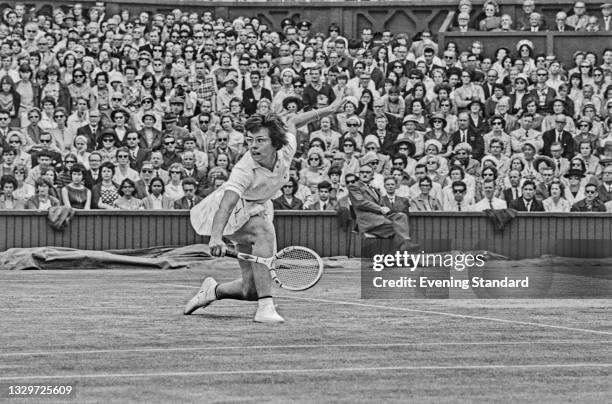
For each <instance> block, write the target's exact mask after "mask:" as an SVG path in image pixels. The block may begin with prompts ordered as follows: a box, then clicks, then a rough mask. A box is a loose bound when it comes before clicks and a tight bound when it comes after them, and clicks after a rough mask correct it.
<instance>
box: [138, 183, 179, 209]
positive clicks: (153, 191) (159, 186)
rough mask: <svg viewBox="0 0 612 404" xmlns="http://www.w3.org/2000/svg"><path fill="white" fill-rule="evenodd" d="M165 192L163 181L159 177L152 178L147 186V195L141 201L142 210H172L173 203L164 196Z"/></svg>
mask: <svg viewBox="0 0 612 404" xmlns="http://www.w3.org/2000/svg"><path fill="white" fill-rule="evenodd" d="M165 191H166V185H165V184H164V181H162V179H161V178H159V177H155V178H153V179H152V180H151V183H150V184H149V195H148V196H147V197H145V198H144V199H143V200H142V205H143V208H144V209H145V210H165V209H174V203H173V202H174V201H173V200H172V199H170V198H168V197H167V196H166V195H165V194H164V193H165Z"/></svg>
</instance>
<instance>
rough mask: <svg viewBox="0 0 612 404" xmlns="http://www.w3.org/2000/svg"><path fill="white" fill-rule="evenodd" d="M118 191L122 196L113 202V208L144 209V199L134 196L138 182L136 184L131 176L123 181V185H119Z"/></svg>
mask: <svg viewBox="0 0 612 404" xmlns="http://www.w3.org/2000/svg"><path fill="white" fill-rule="evenodd" d="M118 192H119V195H121V197H120V198H117V199H115V202H113V208H115V209H124V210H136V209H142V200H140V199H138V198H136V197H135V196H134V194H135V193H136V184H134V181H132V180H131V179H129V178H126V179H124V180H123V181H121V186H120V187H119V190H118Z"/></svg>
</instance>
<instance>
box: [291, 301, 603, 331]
mask: <svg viewBox="0 0 612 404" xmlns="http://www.w3.org/2000/svg"><path fill="white" fill-rule="evenodd" d="M279 297H284V298H286V299H294V300H309V301H312V302H321V303H333V304H343V305H350V306H359V307H369V308H374V309H385V310H396V311H408V312H412V313H424V314H438V315H440V316H448V317H457V318H469V319H473V320H486V321H495V322H498V323H509V324H521V325H530V326H535V327H542V328H555V329H558V330H566V331H579V332H586V333H591V334H601V335H612V332H610V331H599V330H589V329H585V328H574V327H564V326H561V325H551V324H542V323H533V322H531V321H520V320H507V319H503V318H494V317H482V316H470V315H468V314H456V313H446V312H443V311H435V310H419V309H409V308H406V307H391V306H384V305H378V304H367V303H357V302H347V301H342V300H328V299H317V298H314V297H295V296H286V295H283V296H279Z"/></svg>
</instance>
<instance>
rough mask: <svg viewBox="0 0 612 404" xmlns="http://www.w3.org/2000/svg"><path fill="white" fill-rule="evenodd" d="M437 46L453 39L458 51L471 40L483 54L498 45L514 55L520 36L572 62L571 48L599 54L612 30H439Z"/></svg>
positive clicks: (609, 41) (540, 49)
mask: <svg viewBox="0 0 612 404" xmlns="http://www.w3.org/2000/svg"><path fill="white" fill-rule="evenodd" d="M438 38H439V43H440V47H441V49H444V47H445V46H446V45H447V44H448V43H449V42H455V43H456V44H457V45H458V48H459V51H464V50H469V49H470V47H471V45H472V43H474V42H475V41H480V42H482V44H483V46H484V52H483V53H484V54H485V56H487V57H490V58H493V57H495V51H496V50H497V49H498V48H502V47H504V48H507V49H509V50H510V54H511V55H516V54H517V51H516V44H517V43H518V42H519V41H520V40H522V39H529V40H530V41H531V42H533V45H534V48H535V53H536V54H537V53H545V54H546V55H555V56H557V58H558V59H559V60H560V61H562V62H563V63H566V64H567V65H568V66H573V63H572V62H573V54H574V52H576V51H578V50H581V51H586V52H594V53H595V54H596V55H597V56H598V57H599V58H601V55H602V53H603V50H604V48H607V47H610V46H612V32H594V33H591V32H522V31H515V32H480V31H470V32H465V33H462V32H440V33H439V34H438Z"/></svg>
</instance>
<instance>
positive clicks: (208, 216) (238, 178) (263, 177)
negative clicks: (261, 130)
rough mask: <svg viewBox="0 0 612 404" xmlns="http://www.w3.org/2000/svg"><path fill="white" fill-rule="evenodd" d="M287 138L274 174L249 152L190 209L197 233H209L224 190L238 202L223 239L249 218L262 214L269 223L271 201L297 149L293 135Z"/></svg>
mask: <svg viewBox="0 0 612 404" xmlns="http://www.w3.org/2000/svg"><path fill="white" fill-rule="evenodd" d="M286 136H287V140H288V143H287V145H285V146H283V147H282V148H281V149H280V150H278V151H277V152H276V153H277V159H276V165H275V166H274V170H273V171H270V170H268V169H267V168H265V167H262V166H261V165H260V164H259V163H257V162H256V161H255V160H253V157H252V156H251V152H250V151H248V152H246V154H245V155H244V156H242V158H241V159H240V161H238V163H236V165H235V166H234V168H233V169H232V173H231V174H230V177H229V180H228V181H227V182H226V183H225V184H223V185H222V186H221V187H219V189H217V190H216V191H214V192H213V193H212V194H210V195H208V196H207V197H206V198H205V199H204V200H203V201H202V202H200V203H198V204H197V205H196V206H194V207H193V208H192V209H191V225H192V226H193V228H194V229H195V231H196V233H198V234H200V235H203V236H209V235H210V234H211V230H212V222H213V218H214V216H215V213H216V212H217V210H218V209H219V204H220V203H221V199H222V198H223V194H224V193H225V191H226V190H230V191H234V192H236V193H237V194H238V196H240V199H239V200H238V203H237V204H236V207H235V208H234V211H233V212H232V213H231V215H230V218H229V220H228V222H227V225H226V226H225V229H224V230H223V235H224V236H225V235H230V234H234V233H235V232H236V231H238V230H239V229H240V228H242V226H244V225H245V224H246V223H247V222H248V221H249V219H250V218H251V217H252V216H257V215H261V216H263V217H264V219H265V220H268V221H270V222H272V219H273V218H274V209H273V208H272V198H273V197H274V196H275V195H276V194H277V192H278V191H279V190H280V189H281V188H282V186H283V185H284V184H285V183H286V182H287V181H289V167H290V166H291V161H292V159H293V156H294V155H295V151H296V147H297V146H296V139H295V135H294V134H292V133H287V135H286Z"/></svg>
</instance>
